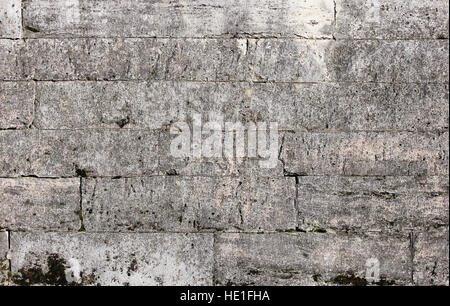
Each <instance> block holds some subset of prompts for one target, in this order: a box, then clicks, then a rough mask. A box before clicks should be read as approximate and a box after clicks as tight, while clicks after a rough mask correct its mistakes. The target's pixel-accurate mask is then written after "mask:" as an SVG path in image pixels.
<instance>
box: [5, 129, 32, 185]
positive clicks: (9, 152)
mask: <svg viewBox="0 0 450 306" xmlns="http://www.w3.org/2000/svg"><path fill="white" fill-rule="evenodd" d="M37 146H38V137H37V131H36V130H17V131H13V130H8V131H0V156H2V158H0V177H11V176H12V177H16V176H22V175H31V174H32V171H31V159H32V157H33V150H34V149H35V148H36V147H37Z"/></svg>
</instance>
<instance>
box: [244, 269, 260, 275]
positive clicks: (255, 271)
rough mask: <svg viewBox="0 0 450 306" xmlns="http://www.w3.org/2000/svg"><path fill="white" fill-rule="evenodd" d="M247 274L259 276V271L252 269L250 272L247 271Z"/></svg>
mask: <svg viewBox="0 0 450 306" xmlns="http://www.w3.org/2000/svg"><path fill="white" fill-rule="evenodd" d="M247 274H248V275H259V274H261V271H259V270H256V269H252V270H249V271H248V273H247Z"/></svg>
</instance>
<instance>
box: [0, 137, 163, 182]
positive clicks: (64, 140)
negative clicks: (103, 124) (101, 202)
mask: <svg viewBox="0 0 450 306" xmlns="http://www.w3.org/2000/svg"><path fill="white" fill-rule="evenodd" d="M158 137H159V132H158V131H146V130H136V131H133V130H87V131H82V130H41V131H39V130H29V131H0V148H1V149H0V150H1V151H0V152H1V153H2V156H6V158H5V159H2V160H1V161H0V177H1V176H20V175H35V176H39V177H74V176H88V175H89V176H138V175H150V174H157V173H158ZM3 154H4V155H3Z"/></svg>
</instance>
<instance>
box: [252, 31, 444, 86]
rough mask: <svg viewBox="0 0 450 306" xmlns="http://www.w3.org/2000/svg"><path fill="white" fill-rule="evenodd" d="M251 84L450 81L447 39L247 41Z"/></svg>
mask: <svg viewBox="0 0 450 306" xmlns="http://www.w3.org/2000/svg"><path fill="white" fill-rule="evenodd" d="M249 47H250V51H249V54H250V75H251V78H252V80H253V81H263V82H264V81H282V82H323V81H337V82H402V83H407V82H416V83H429V82H442V83H446V82H447V81H448V76H449V73H448V71H449V70H448V64H449V56H448V43H447V41H446V40H338V41H334V40H293V39H259V40H253V39H252V40H250V44H249Z"/></svg>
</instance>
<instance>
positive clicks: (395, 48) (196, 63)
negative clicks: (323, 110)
mask: <svg viewBox="0 0 450 306" xmlns="http://www.w3.org/2000/svg"><path fill="white" fill-rule="evenodd" d="M430 50H432V52H430ZM0 54H2V55H3V56H5V60H4V63H2V66H0V67H1V68H2V70H4V71H5V73H4V74H2V76H1V77H2V79H3V80H9V79H12V80H17V79H35V80H124V79H131V80H148V79H151V80H188V81H243V80H246V79H250V80H253V81H296V82H319V81H339V82H358V81H363V82H425V83H427V82H447V81H448V77H449V74H448V64H449V56H448V41H446V40H394V41H382V40H352V41H334V40H301V39H258V40H255V39H249V40H245V39H208V40H205V39H142V38H116V39H88V38H86V39H81V38H80V39H37V40H36V39H32V40H25V41H22V40H20V41H16V40H11V41H2V44H1V45H0ZM386 54H389V55H390V56H389V57H386ZM247 66H248V67H249V68H248V67H247ZM248 70H250V71H248Z"/></svg>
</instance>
